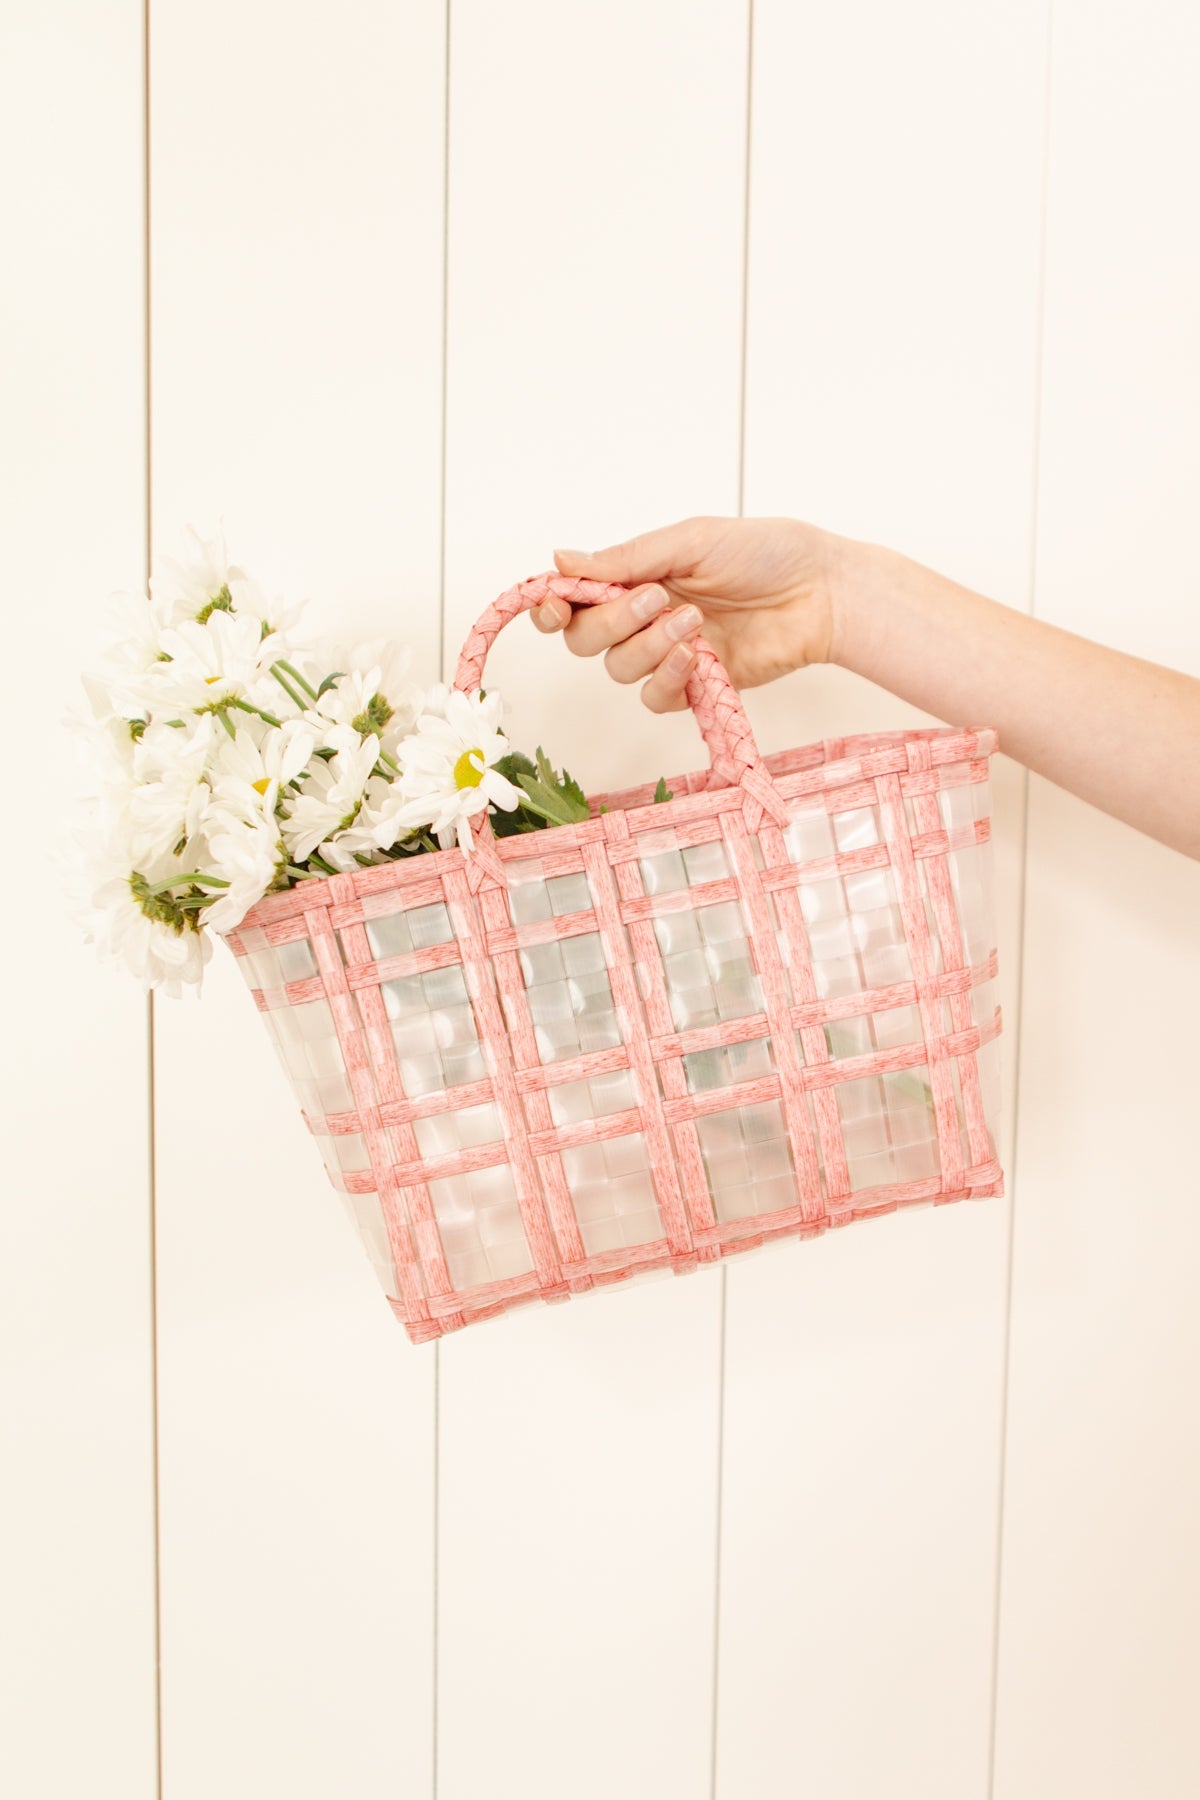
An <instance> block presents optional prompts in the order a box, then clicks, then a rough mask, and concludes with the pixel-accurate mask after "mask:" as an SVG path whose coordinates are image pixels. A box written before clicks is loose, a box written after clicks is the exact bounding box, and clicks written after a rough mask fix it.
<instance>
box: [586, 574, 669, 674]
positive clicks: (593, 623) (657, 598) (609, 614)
mask: <svg viewBox="0 0 1200 1800" xmlns="http://www.w3.org/2000/svg"><path fill="white" fill-rule="evenodd" d="M667 599H668V595H667V590H666V588H662V587H656V586H653V585H652V586H650V587H642V588H635V589H634V591H633V592H632V593H631V594H628V595H623V596H622V597H621V599H620V600H606V601H604V603H603V604H602V605H600V606H580V607H578V608H577V609H576V611H575V616H574V618H573V619H572V620H571V622H570V624H569V625H568V626H567V647H568V649H571V650H573V651H574V652H575V654H576V656H598V655H599V654H600V652H601V650H608V649H610V648H611V647H612V645H613V644H619V643H620V641H621V639H622V638H627V637H629V636H631V635H632V633H634V632H635V631H641V629H642V627H643V626H644V625H645V624H646V622H647V620H649V619H652V618H654V616H655V614H656V613H660V612H661V611H662V609H663V607H664V606H665V605H666V604H667Z"/></svg>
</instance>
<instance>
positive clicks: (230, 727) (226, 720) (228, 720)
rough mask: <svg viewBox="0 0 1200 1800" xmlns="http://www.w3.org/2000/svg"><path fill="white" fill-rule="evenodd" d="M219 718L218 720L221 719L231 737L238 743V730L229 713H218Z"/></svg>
mask: <svg viewBox="0 0 1200 1800" xmlns="http://www.w3.org/2000/svg"><path fill="white" fill-rule="evenodd" d="M217 717H218V719H220V721H221V723H222V725H223V726H224V727H225V729H226V731H227V732H228V733H229V735H230V737H231V738H232V739H233V740H234V742H235V743H236V742H237V730H236V727H235V726H234V723H233V720H232V719H231V718H230V716H229V714H228V713H227V712H218V714H217Z"/></svg>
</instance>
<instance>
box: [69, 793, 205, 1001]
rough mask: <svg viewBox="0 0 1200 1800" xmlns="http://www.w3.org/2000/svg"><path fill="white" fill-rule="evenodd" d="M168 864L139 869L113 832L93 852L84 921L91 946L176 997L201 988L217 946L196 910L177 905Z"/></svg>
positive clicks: (123, 841) (121, 835)
mask: <svg viewBox="0 0 1200 1800" xmlns="http://www.w3.org/2000/svg"><path fill="white" fill-rule="evenodd" d="M167 861H168V859H166V858H163V859H159V860H158V861H155V862H150V863H144V864H141V865H139V864H138V862H137V861H136V860H135V858H134V856H133V853H132V848H131V845H130V842H129V839H128V837H127V836H126V835H125V834H124V833H123V832H122V830H121V829H120V826H119V825H118V826H116V827H114V828H111V829H109V830H107V831H105V832H104V833H103V835H101V836H100V837H99V838H98V839H97V838H94V839H93V841H92V843H91V844H90V846H89V850H88V867H89V875H90V877H91V892H90V895H89V898H88V904H87V909H86V912H85V914H84V915H83V918H82V920H81V922H82V924H83V927H84V934H85V936H86V937H87V939H88V941H89V942H91V943H94V944H95V945H96V948H97V950H98V951H99V952H100V955H101V956H102V957H104V958H106V959H107V960H109V961H114V962H118V963H121V964H123V965H124V967H125V968H127V969H128V970H129V971H130V972H131V973H132V974H134V975H136V976H137V978H138V980H139V981H140V982H141V983H142V984H143V986H145V987H148V988H164V989H165V990H166V991H167V993H169V994H171V995H173V996H175V995H178V994H179V993H181V992H182V990H183V988H184V987H185V986H197V985H198V984H199V982H200V979H201V976H202V975H203V972H204V965H205V963H206V962H207V960H208V958H209V956H210V955H211V954H212V941H211V939H210V938H209V936H208V934H207V933H206V932H204V931H202V930H201V929H200V926H199V920H198V917H197V911H198V910H203V909H194V908H184V907H181V906H179V905H178V904H177V901H176V900H175V899H174V898H173V897H172V895H171V893H170V891H169V889H164V890H163V891H161V892H159V893H156V892H155V891H154V890H155V888H156V887H158V886H160V884H162V883H164V882H168V883H169V882H170V881H171V870H170V869H169V868H168V867H167V866H166V864H167Z"/></svg>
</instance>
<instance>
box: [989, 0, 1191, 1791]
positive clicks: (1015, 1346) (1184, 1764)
mask: <svg viewBox="0 0 1200 1800" xmlns="http://www.w3.org/2000/svg"><path fill="white" fill-rule="evenodd" d="M1053 69H1054V90H1053V106H1052V136H1051V154H1050V190H1049V238H1048V243H1049V254H1048V262H1047V291H1046V335H1045V412H1044V419H1043V425H1042V480H1041V494H1040V507H1039V519H1040V529H1039V537H1038V564H1037V588H1036V605H1037V610H1038V612H1039V614H1040V615H1041V616H1043V617H1045V618H1048V619H1051V620H1053V621H1054V622H1055V623H1056V624H1059V625H1063V626H1066V627H1068V628H1069V629H1071V630H1075V631H1080V632H1084V633H1086V634H1089V635H1092V636H1095V637H1098V638H1100V639H1101V640H1102V641H1104V642H1107V643H1112V644H1115V645H1116V646H1118V647H1119V648H1121V649H1125V650H1129V651H1131V652H1134V653H1136V654H1138V655H1142V656H1147V657H1150V658H1152V659H1155V660H1159V661H1162V662H1167V663H1173V664H1175V665H1176V666H1178V667H1182V668H1187V669H1189V670H1190V671H1191V672H1193V673H1200V625H1198V623H1197V618H1198V614H1197V605H1196V602H1197V594H1198V589H1197V577H1196V556H1195V544H1194V538H1195V530H1194V524H1195V511H1196V505H1195V497H1196V492H1197V486H1198V484H1200V434H1198V430H1197V418H1198V417H1200V340H1198V338H1197V332H1196V321H1197V318H1198V317H1200V226H1198V225H1197V216H1196V206H1195V172H1196V169H1197V167H1198V166H1200V117H1198V115H1197V112H1196V106H1195V93H1196V87H1197V82H1198V81H1200V21H1198V20H1197V18H1196V15H1195V13H1194V12H1193V11H1192V10H1191V9H1189V8H1184V7H1170V6H1165V5H1159V6H1153V7H1150V8H1135V7H1133V6H1131V5H1128V4H1119V3H1118V0H1102V3H1101V4H1099V5H1084V4H1082V0H1055V31H1054V58H1053ZM1198 923H1200V869H1198V868H1197V867H1196V865H1195V864H1194V863H1189V862H1186V861H1185V860H1184V859H1183V858H1182V857H1179V856H1174V855H1172V854H1171V853H1170V852H1168V851H1166V850H1164V849H1162V848H1160V847H1159V846H1157V845H1154V844H1151V843H1150V842H1148V841H1147V840H1145V839H1143V838H1140V837H1138V836H1137V835H1136V834H1135V833H1133V832H1131V831H1129V830H1127V829H1126V828H1124V827H1123V826H1120V825H1117V824H1114V823H1113V822H1112V821H1111V820H1107V819H1105V818H1103V817H1101V816H1100V815H1099V814H1097V813H1095V812H1092V811H1091V810H1089V809H1088V808H1086V807H1083V806H1081V805H1079V804H1078V803H1077V802H1075V801H1072V800H1070V799H1068V798H1067V797H1066V796H1064V795H1062V794H1060V793H1058V792H1056V791H1055V790H1054V789H1052V788H1050V787H1049V786H1047V785H1045V784H1042V783H1035V784H1034V786H1033V788H1032V792H1031V806H1030V835H1029V890H1028V910H1027V926H1026V959H1025V982H1024V1017H1023V1029H1022V1055H1021V1093H1020V1126H1019V1187H1018V1191H1017V1205H1016V1220H1015V1246H1014V1248H1015V1261H1014V1289H1013V1311H1012V1363H1011V1377H1010V1396H1009V1412H1010V1422H1009V1429H1008V1456H1007V1464H1008V1478H1007V1484H1006V1500H1005V1536H1004V1560H1003V1586H1002V1596H1001V1611H1000V1618H1001V1640H1000V1670H999V1700H998V1721H997V1727H998V1736H997V1754H996V1789H995V1791H996V1796H997V1800H1018V1797H1019V1800H1050V1796H1052V1795H1053V1796H1058V1795H1061V1794H1063V1793H1064V1792H1067V1791H1070V1792H1073V1793H1080V1794H1087V1795H1089V1796H1091V1797H1092V1800H1118V1797H1120V1800H1124V1797H1125V1796H1127V1795H1130V1794H1153V1795H1155V1796H1156V1797H1159V1796H1161V1800H1183V1797H1184V1796H1190V1795H1192V1794H1194V1793H1195V1792H1196V1790H1197V1786H1198V1785H1200V1751H1198V1750H1197V1744H1196V1735H1195V1729H1194V1715H1195V1698H1194V1693H1195V1683H1196V1674H1197V1668H1198V1662H1197V1648H1196V1637H1197V1620H1198V1618H1200V1566H1198V1563H1197V1557H1196V1531H1195V1525H1196V1518H1197V1514H1198V1512H1200V1446H1198V1444H1197V1435H1196V1429H1195V1419H1196V1404H1195V1372H1196V1367H1197V1360H1198V1358H1200V1326H1198V1324H1197V1315H1196V1307H1195V1286H1196V1271H1197V1268H1200V1224H1198V1215H1197V1199H1198V1198H1200V1181H1198V1180H1197V1177H1196V1173H1195V1169H1196V1158H1195V1152H1194V1148H1193V1143H1192V1132H1193V1121H1194V1118H1195V1113H1196V1088H1197V1077H1198V1076H1200V1055H1198V1053H1197V1048H1196V1031H1195V1023H1194V1021H1195V1019H1196V1016H1197V1011H1198V1009H1200V953H1198V949H1197V943H1198V939H1197V927H1198Z"/></svg>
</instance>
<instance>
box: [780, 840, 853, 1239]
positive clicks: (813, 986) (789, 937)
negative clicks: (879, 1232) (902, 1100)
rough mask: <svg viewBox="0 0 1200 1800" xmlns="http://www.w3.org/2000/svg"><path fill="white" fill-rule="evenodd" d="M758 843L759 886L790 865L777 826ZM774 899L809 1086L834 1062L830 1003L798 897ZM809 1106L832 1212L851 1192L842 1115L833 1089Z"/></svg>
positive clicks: (821, 1090) (790, 890)
mask: <svg viewBox="0 0 1200 1800" xmlns="http://www.w3.org/2000/svg"><path fill="white" fill-rule="evenodd" d="M758 841H759V844H760V845H761V847H762V854H763V864H764V868H763V882H764V885H766V883H767V882H768V881H769V880H770V879H771V878H772V877H773V876H774V875H775V873H776V871H777V870H779V869H782V868H784V867H791V866H792V864H791V858H790V857H789V855H788V850H787V844H786V843H785V841H784V836H783V833H782V831H780V830H779V828H778V827H777V826H775V825H768V824H764V826H763V828H762V830H761V831H760V832H759V839H758ZM774 900H775V912H776V915H777V917H778V919H779V924H780V929H781V930H782V932H783V934H784V938H785V940H786V942H787V947H788V973H789V974H790V976H791V980H792V994H793V997H794V999H795V1001H796V1003H797V1004H796V1011H795V1013H794V1014H793V1016H792V1024H793V1025H794V1026H795V1027H796V1029H797V1030H798V1031H799V1033H800V1044H801V1048H802V1049H803V1051H804V1064H805V1071H806V1073H805V1080H806V1081H807V1080H808V1079H809V1076H808V1073H807V1072H808V1071H809V1070H811V1069H822V1068H824V1067H825V1066H826V1065H827V1064H829V1063H830V1062H831V1061H832V1058H831V1057H830V1053H829V1044H828V1041H827V1040H826V1037H825V1020H826V1019H827V1018H828V1017H830V1016H831V1015H830V1014H828V1012H823V1011H822V1010H821V1009H822V1008H823V1007H827V1006H828V1004H829V1002H828V1001H825V1002H822V1001H821V1000H820V999H819V998H818V996H817V983H816V977H815V976H814V974H813V967H812V953H811V950H810V948H809V942H808V930H807V928H806V926H805V923H804V912H803V909H802V908H801V905H800V896H799V893H798V892H797V890H796V889H795V888H794V887H792V886H787V887H780V888H779V889H778V890H777V891H776V892H775V893H774ZM812 1107H813V1116H814V1118H815V1119H816V1122H817V1142H818V1143H819V1144H820V1147H821V1167H822V1170H823V1172H824V1177H825V1200H826V1205H827V1206H829V1207H836V1206H838V1205H840V1204H841V1203H842V1202H844V1200H845V1199H846V1197H847V1196H848V1195H849V1193H850V1167H849V1164H848V1163H847V1161H846V1140H845V1137H844V1136H843V1134H842V1115H841V1113H840V1112H839V1111H838V1104H837V1096H836V1095H835V1094H834V1092H833V1090H832V1088H829V1087H824V1086H822V1087H818V1088H815V1089H814V1090H813V1096H812Z"/></svg>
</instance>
